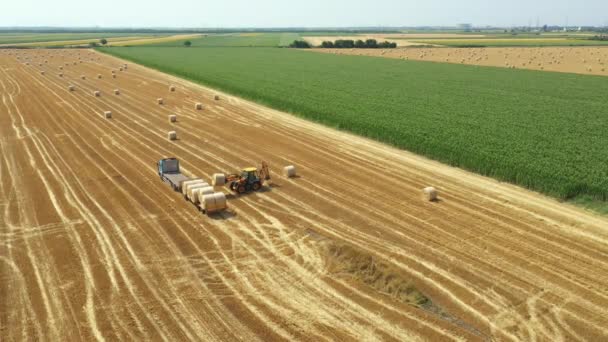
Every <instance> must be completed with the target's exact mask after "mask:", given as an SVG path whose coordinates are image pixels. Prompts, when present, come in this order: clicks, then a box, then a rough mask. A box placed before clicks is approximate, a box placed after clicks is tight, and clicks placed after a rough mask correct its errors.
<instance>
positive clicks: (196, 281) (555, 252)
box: [0, 50, 608, 341]
mask: <svg viewBox="0 0 608 342" xmlns="http://www.w3.org/2000/svg"><path fill="white" fill-rule="evenodd" d="M17 56H18V57H19V58H20V59H19V60H18V59H16V57H17ZM79 58H81V59H82V60H83V63H77V64H76V65H73V64H71V62H74V61H76V60H78V59H79ZM25 59H27V60H28V61H29V62H30V65H25V63H24V60H25ZM45 59H47V60H48V64H44V66H43V67H39V66H38V61H41V60H45ZM66 62H68V63H69V65H68V66H65V65H64V64H65V63H66ZM123 63H124V62H123V61H121V60H119V59H116V58H114V57H109V56H105V55H100V54H98V53H95V52H92V51H87V50H52V51H48V50H36V51H32V50H27V51H15V50H3V51H0V96H1V103H0V133H1V134H0V151H1V153H0V156H1V157H0V209H1V210H0V212H1V215H2V219H1V220H0V265H1V266H0V298H2V301H1V302H0V340H2V341H13V340H99V341H103V340H107V341H111V340H142V339H145V340H169V341H175V340H195V341H214V340H216V341H228V340H243V341H256V340H259V341H270V340H305V341H323V340H394V341H416V340H420V341H422V340H432V341H438V340H442V341H444V340H472V341H476V340H478V341H489V340H501V341H509V340H544V341H585V340H587V341H599V340H606V339H608V328H607V327H608V312H607V311H606V307H607V306H608V285H607V284H608V220H607V219H606V218H603V217H598V216H594V215H593V214H591V213H589V212H586V211H583V210H581V209H578V208H574V207H571V206H568V205H564V204H560V203H558V202H556V201H554V200H551V199H548V198H546V197H543V196H540V195H537V194H535V193H532V192H529V191H525V190H522V189H520V188H517V187H515V186H511V185H505V184H501V183H499V182H496V181H493V180H490V179H488V178H484V177H481V176H477V175H474V174H471V173H468V172H464V171H462V170H459V169H456V168H451V167H447V166H444V165H441V164H439V163H436V162H433V161H429V160H428V159H425V158H422V157H418V156H416V155H413V154H410V153H408V152H404V151H400V150H397V149H394V148H391V147H387V146H386V145H382V144H380V143H376V142H373V141H370V140H366V139H363V138H358V137H355V136H352V135H349V134H346V133H341V132H338V131H335V130H332V129H329V128H325V127H322V126H319V125H317V124H313V123H309V122H307V121H303V120H300V119H297V118H295V117H293V116H290V115H287V114H284V113H280V112H277V111H274V110H270V109H267V108H265V107H262V106H259V105H256V104H252V103H250V102H246V101H243V100H240V99H238V98H235V97H231V96H229V95H227V94H220V95H221V97H220V100H219V101H215V100H213V96H214V95H216V94H218V92H217V91H215V90H211V89H206V88H203V87H200V86H197V85H193V84H192V83H189V82H186V81H184V80H181V79H177V78H174V77H170V76H167V75H164V74H161V73H158V72H155V71H152V70H149V69H146V68H143V67H141V66H138V65H135V64H132V63H129V67H128V69H126V70H125V71H123V72H122V73H119V75H118V77H117V78H111V77H103V78H101V79H97V78H95V77H94V76H95V75H97V74H103V75H110V71H111V70H113V69H116V68H118V67H120V66H122V65H123ZM59 65H64V70H63V73H64V77H62V78H60V77H58V76H56V74H55V73H54V72H52V73H51V72H48V73H46V74H45V75H41V74H40V70H53V71H54V70H57V67H58V66H59ZM81 75H86V76H87V77H86V79H85V80H83V79H81V77H80V76H81ZM70 84H72V85H75V89H76V91H74V92H70V91H69V90H68V88H67V86H68V85H70ZM169 85H175V86H176V90H175V92H171V91H170V90H169ZM113 89H120V96H115V95H113V93H112V90H113ZM96 90H99V91H100V92H101V94H102V96H100V97H95V96H93V95H92V94H93V92H94V91H96ZM159 97H162V98H163V99H164V105H162V106H159V105H158V104H156V101H155V99H157V98H159ZM198 102H200V103H203V105H204V106H203V109H202V110H196V109H195V106H194V105H195V103H198ZM105 111H111V113H112V118H111V119H106V118H105V117H104V114H103V113H104V112H105ZM171 114H175V115H177V117H179V120H178V121H177V122H175V123H171V122H169V120H167V115H171ZM173 130H175V131H178V132H179V139H178V140H175V141H170V140H168V139H167V137H166V134H167V132H168V131H173ZM170 156H175V157H177V158H179V159H180V160H181V162H182V168H184V169H186V171H188V172H190V173H191V174H192V175H193V176H196V177H201V178H204V179H205V180H207V181H209V180H210V179H211V175H212V174H214V173H217V172H221V171H237V170H239V169H240V168H242V167H246V166H252V165H255V166H259V164H260V162H261V160H266V161H268V163H269V165H270V171H271V175H272V181H271V184H270V186H267V187H266V188H265V189H263V190H262V191H260V192H257V193H252V194H248V195H243V196H240V197H235V196H233V195H229V196H227V197H228V207H229V210H228V211H226V212H223V213H221V214H216V215H212V216H210V217H209V216H205V215H202V214H201V213H199V212H198V211H197V209H196V208H195V207H194V206H193V205H191V204H188V202H186V201H185V200H184V199H183V197H182V196H181V194H178V193H176V192H173V191H171V189H170V187H169V186H167V184H165V183H162V182H161V181H160V180H159V177H158V175H157V173H156V165H155V163H156V161H157V160H159V159H160V158H163V157H170ZM287 165H294V166H296V167H297V176H296V177H293V178H286V177H285V176H283V174H282V171H283V168H284V167H285V166H287ZM429 186H432V187H434V188H435V189H436V190H437V192H438V196H439V197H438V199H439V200H438V201H436V202H429V201H428V200H425V199H424V198H423V191H422V190H423V189H424V188H426V187H429ZM226 193H227V194H228V192H227V191H226Z"/></svg>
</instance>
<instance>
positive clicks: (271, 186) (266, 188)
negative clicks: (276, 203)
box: [226, 184, 281, 200]
mask: <svg viewBox="0 0 608 342" xmlns="http://www.w3.org/2000/svg"><path fill="white" fill-rule="evenodd" d="M280 187H281V186H280V185H279V184H268V185H265V186H263V187H262V188H261V189H260V190H258V191H249V192H246V193H244V194H240V195H237V194H235V193H234V192H230V193H229V194H227V195H226V199H227V200H237V199H239V198H243V197H247V196H251V195H254V194H256V193H258V194H264V193H268V192H272V190H273V189H275V188H280Z"/></svg>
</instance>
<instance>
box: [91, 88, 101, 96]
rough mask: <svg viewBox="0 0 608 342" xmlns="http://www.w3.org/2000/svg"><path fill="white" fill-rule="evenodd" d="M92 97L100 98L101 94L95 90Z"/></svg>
mask: <svg viewBox="0 0 608 342" xmlns="http://www.w3.org/2000/svg"><path fill="white" fill-rule="evenodd" d="M93 95H95V97H100V96H101V92H100V91H99V90H95V91H94V92H93Z"/></svg>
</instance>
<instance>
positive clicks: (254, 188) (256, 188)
mask: <svg viewBox="0 0 608 342" xmlns="http://www.w3.org/2000/svg"><path fill="white" fill-rule="evenodd" d="M261 187H262V184H260V182H255V183H253V191H258V190H260V188H261Z"/></svg>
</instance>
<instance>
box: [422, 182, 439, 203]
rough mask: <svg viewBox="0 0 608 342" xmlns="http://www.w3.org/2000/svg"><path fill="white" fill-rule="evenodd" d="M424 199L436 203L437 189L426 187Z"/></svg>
mask: <svg viewBox="0 0 608 342" xmlns="http://www.w3.org/2000/svg"><path fill="white" fill-rule="evenodd" d="M422 192H423V194H424V198H425V199H426V200H428V201H431V202H434V201H436V200H437V189H435V188H434V187H432V186H429V187H426V188H424V189H423V190H422Z"/></svg>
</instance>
